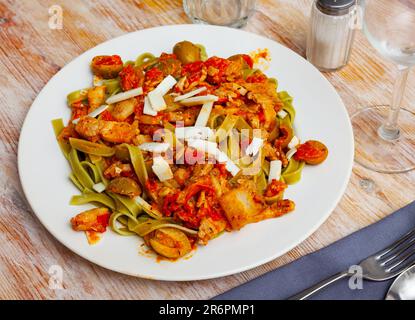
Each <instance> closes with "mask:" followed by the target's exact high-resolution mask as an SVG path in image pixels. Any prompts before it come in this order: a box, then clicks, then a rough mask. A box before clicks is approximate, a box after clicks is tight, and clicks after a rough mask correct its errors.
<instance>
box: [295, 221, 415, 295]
mask: <svg viewBox="0 0 415 320" xmlns="http://www.w3.org/2000/svg"><path fill="white" fill-rule="evenodd" d="M413 244H415V229H413V230H412V231H410V232H408V233H407V234H405V235H404V236H403V237H402V238H400V239H399V240H397V241H396V242H394V243H392V244H391V245H390V246H389V247H387V248H385V249H383V250H381V251H379V252H377V253H375V254H374V255H372V256H370V257H368V258H366V259H365V260H363V261H361V262H360V263H359V266H360V267H361V268H362V271H363V279H366V280H372V281H385V280H388V279H391V278H394V277H396V276H398V275H399V274H400V273H402V272H403V271H405V269H407V268H408V267H410V266H411V265H412V264H414V261H413V260H412V259H410V258H411V257H412V256H414V255H415V249H414V248H411V247H412V245H413ZM352 275H354V273H349V271H343V272H340V273H337V274H335V275H333V276H331V277H330V278H328V279H326V280H323V281H321V282H319V283H317V284H316V285H314V286H312V287H310V288H308V289H306V290H304V291H303V292H301V293H299V294H296V295H295V296H292V297H291V298H289V300H304V299H307V298H308V297H310V296H311V295H313V294H315V293H316V292H317V291H320V290H321V289H323V288H325V287H327V286H329V285H331V284H332V283H334V282H336V281H337V280H340V279H342V278H345V277H350V276H352Z"/></svg>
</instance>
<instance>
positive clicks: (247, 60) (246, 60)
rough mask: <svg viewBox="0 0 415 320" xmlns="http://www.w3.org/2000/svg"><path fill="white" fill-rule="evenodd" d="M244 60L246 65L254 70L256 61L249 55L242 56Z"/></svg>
mask: <svg viewBox="0 0 415 320" xmlns="http://www.w3.org/2000/svg"><path fill="white" fill-rule="evenodd" d="M241 56H242V58H243V59H244V60H245V62H246V64H247V65H248V66H249V67H250V68H251V69H252V68H253V66H254V60H252V58H251V57H250V56H249V55H247V54H241Z"/></svg>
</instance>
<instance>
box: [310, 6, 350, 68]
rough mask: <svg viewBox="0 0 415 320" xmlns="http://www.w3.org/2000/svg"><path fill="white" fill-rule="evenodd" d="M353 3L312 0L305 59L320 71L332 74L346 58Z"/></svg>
mask: <svg viewBox="0 0 415 320" xmlns="http://www.w3.org/2000/svg"><path fill="white" fill-rule="evenodd" d="M356 21H357V3H356V0H316V1H314V3H313V7H312V10H311V18H310V28H309V32H308V35H307V53H306V54H307V59H308V61H310V62H311V63H312V64H313V65H314V66H316V67H317V68H318V69H319V70H320V71H323V72H330V71H336V70H338V69H340V68H342V67H344V66H345V65H346V64H347V63H348V61H349V58H350V53H351V49H352V44H353V39H354V31H355V24H356Z"/></svg>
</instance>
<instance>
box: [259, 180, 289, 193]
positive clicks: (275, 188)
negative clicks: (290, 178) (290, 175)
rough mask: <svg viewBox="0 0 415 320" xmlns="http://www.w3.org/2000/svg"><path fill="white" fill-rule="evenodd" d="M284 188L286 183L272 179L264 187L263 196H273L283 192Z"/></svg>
mask: <svg viewBox="0 0 415 320" xmlns="http://www.w3.org/2000/svg"><path fill="white" fill-rule="evenodd" d="M285 189H287V184H285V183H284V182H282V181H278V180H275V179H273V180H272V181H271V183H270V184H269V185H268V186H267V188H266V189H265V192H264V196H266V197H274V196H276V195H279V194H281V192H284V190H285Z"/></svg>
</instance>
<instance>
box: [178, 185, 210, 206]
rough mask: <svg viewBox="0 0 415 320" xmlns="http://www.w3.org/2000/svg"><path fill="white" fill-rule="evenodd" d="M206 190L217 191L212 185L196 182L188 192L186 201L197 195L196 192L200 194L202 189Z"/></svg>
mask: <svg viewBox="0 0 415 320" xmlns="http://www.w3.org/2000/svg"><path fill="white" fill-rule="evenodd" d="M202 190H204V191H206V192H208V193H209V192H213V193H214V192H215V189H214V188H213V187H212V186H210V185H205V184H200V183H195V184H193V185H191V186H190V187H189V189H188V191H187V193H186V198H185V202H188V201H189V200H190V198H192V197H193V196H195V195H196V194H198V193H199V192H200V191H202Z"/></svg>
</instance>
